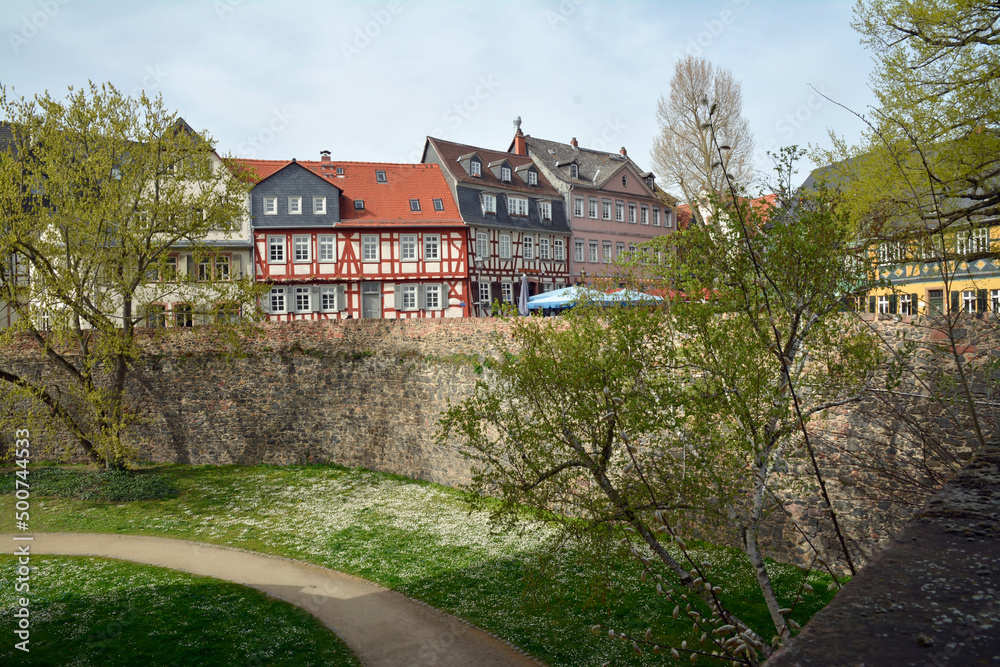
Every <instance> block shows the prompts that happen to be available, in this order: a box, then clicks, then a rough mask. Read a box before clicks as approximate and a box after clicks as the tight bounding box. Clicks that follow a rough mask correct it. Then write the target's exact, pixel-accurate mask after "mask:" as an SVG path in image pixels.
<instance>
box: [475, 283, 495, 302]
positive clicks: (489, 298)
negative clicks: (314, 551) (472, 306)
mask: <svg viewBox="0 0 1000 667" xmlns="http://www.w3.org/2000/svg"><path fill="white" fill-rule="evenodd" d="M477 305H479V306H485V307H486V308H489V307H490V306H491V305H493V286H492V285H490V283H488V282H482V281H480V283H479V300H478V302H477Z"/></svg>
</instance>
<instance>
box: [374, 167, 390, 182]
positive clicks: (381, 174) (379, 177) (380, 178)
mask: <svg viewBox="0 0 1000 667" xmlns="http://www.w3.org/2000/svg"><path fill="white" fill-rule="evenodd" d="M375 182H376V183H388V182H389V179H388V178H386V176H385V169H376V170H375Z"/></svg>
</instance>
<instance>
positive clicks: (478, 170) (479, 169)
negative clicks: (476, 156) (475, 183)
mask: <svg viewBox="0 0 1000 667" xmlns="http://www.w3.org/2000/svg"><path fill="white" fill-rule="evenodd" d="M469 173H470V174H472V175H473V176H475V177H476V178H479V177H480V176H482V175H483V164H482V163H481V162H479V161H478V160H473V161H472V162H470V163H469Z"/></svg>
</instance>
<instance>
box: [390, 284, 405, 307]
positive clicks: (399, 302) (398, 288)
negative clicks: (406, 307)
mask: <svg viewBox="0 0 1000 667" xmlns="http://www.w3.org/2000/svg"><path fill="white" fill-rule="evenodd" d="M392 292H393V294H394V296H393V304H394V305H395V308H396V312H397V313H398V312H399V311H401V310H403V286H402V285H400V284H399V283H396V284H395V285H393V286H392Z"/></svg>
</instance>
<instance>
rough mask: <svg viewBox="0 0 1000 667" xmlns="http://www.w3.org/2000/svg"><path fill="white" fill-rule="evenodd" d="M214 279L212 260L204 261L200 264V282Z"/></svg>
mask: <svg viewBox="0 0 1000 667" xmlns="http://www.w3.org/2000/svg"><path fill="white" fill-rule="evenodd" d="M211 279H212V260H211V259H203V260H201V261H200V262H198V280H211Z"/></svg>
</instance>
